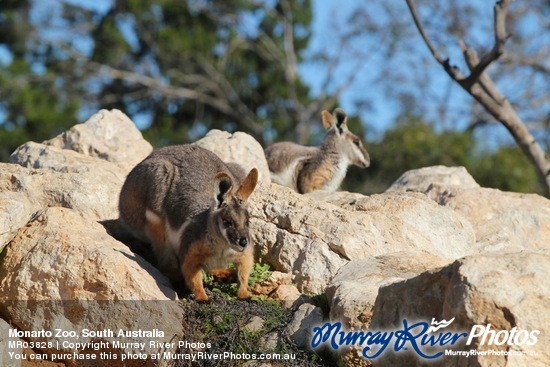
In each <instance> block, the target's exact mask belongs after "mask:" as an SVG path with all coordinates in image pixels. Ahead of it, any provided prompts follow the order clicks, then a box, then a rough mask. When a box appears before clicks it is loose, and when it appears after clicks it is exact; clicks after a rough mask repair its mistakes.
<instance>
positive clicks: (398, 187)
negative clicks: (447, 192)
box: [386, 166, 479, 192]
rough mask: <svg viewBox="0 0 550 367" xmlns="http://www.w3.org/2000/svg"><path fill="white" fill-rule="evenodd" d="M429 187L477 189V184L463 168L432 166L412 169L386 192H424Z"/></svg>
mask: <svg viewBox="0 0 550 367" xmlns="http://www.w3.org/2000/svg"><path fill="white" fill-rule="evenodd" d="M430 185H440V186H445V187H449V186H457V187H461V188H467V189H470V188H478V187H479V184H478V183H477V182H476V181H475V180H474V178H473V177H472V176H471V175H470V174H469V173H468V171H467V170H466V168H464V167H446V166H433V167H424V168H419V169H413V170H410V171H407V172H405V173H403V174H402V175H401V177H399V178H398V179H397V180H396V181H395V182H394V183H393V184H392V185H391V186H390V187H389V189H387V190H386V192H392V191H416V192H425V191H426V190H428V188H429V187H430Z"/></svg>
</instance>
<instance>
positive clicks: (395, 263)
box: [326, 252, 447, 366]
mask: <svg viewBox="0 0 550 367" xmlns="http://www.w3.org/2000/svg"><path fill="white" fill-rule="evenodd" d="M446 264H447V261H446V260H445V259H442V258H438V257H435V256H433V255H431V254H428V253H424V252H397V253H391V254H386V255H381V256H377V257H374V258H371V259H359V260H353V261H351V262H349V263H348V264H346V265H344V266H343V267H342V268H341V269H340V270H339V271H338V273H337V274H336V276H335V277H334V278H333V279H332V281H331V284H330V285H329V287H328V288H327V291H326V294H327V298H328V301H329V305H330V320H331V322H337V321H339V322H341V323H342V324H343V325H344V326H345V327H346V328H347V329H354V330H368V329H369V326H370V323H371V320H372V317H373V308H374V305H375V302H376V300H377V297H378V290H379V289H380V287H383V286H387V285H390V284H392V283H395V282H399V281H403V280H406V279H409V278H413V277H416V276H418V275H419V274H421V273H423V272H425V271H427V270H429V269H435V268H438V267H441V266H444V265H446ZM333 352H334V351H333ZM336 354H337V355H336V357H337V358H338V359H339V360H340V365H343V366H371V363H370V361H369V360H366V359H365V358H364V357H363V356H361V352H360V348H349V349H343V350H339V351H338V353H336Z"/></svg>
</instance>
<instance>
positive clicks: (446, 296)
mask: <svg viewBox="0 0 550 367" xmlns="http://www.w3.org/2000/svg"><path fill="white" fill-rule="evenodd" d="M549 264H550V257H549V256H547V255H542V254H536V253H527V252H525V253H512V254H501V255H499V256H494V255H478V256H470V257H467V258H464V259H460V260H458V261H456V262H454V263H453V264H451V265H448V266H446V267H444V268H442V269H440V270H436V271H428V272H426V273H423V274H421V275H419V276H417V277H415V278H412V279H409V280H406V281H400V282H395V283H393V284H388V285H386V286H383V287H380V289H379V292H378V296H377V299H376V302H375V305H374V308H373V317H372V321H371V323H370V327H371V328H373V329H376V330H380V329H385V328H392V327H395V326H399V324H400V323H401V322H402V320H403V319H408V320H414V319H421V320H430V319H431V318H435V319H436V320H443V319H444V320H450V319H452V318H455V320H454V322H453V324H452V328H453V329H454V330H462V331H466V332H470V331H471V329H472V327H473V326H474V325H482V326H487V325H489V324H490V325H491V329H492V330H493V331H494V332H495V334H496V333H497V332H501V331H502V332H501V333H500V334H499V337H498V338H500V340H501V341H503V340H504V338H505V337H506V336H507V335H508V336H509V335H510V333H511V331H512V330H514V329H515V330H516V334H518V333H519V334H520V336H521V337H520V338H519V339H517V344H516V343H513V342H512V341H510V343H508V340H506V341H505V342H504V343H502V344H500V343H493V344H492V345H489V342H490V335H489V334H488V336H487V337H486V339H485V341H484V340H483V337H482V335H479V336H478V337H476V338H474V339H473V341H472V345H463V346H462V347H461V348H462V349H463V350H471V349H477V350H479V351H487V350H494V351H496V353H494V354H489V355H478V356H470V357H468V358H464V357H458V356H456V357H443V358H442V359H441V363H442V364H443V365H445V366H467V367H469V366H482V367H489V366H510V367H512V366H514V367H516V366H530V367H535V366H546V365H547V363H548V360H550V352H549V351H548V348H547V347H546V346H547V345H548V343H549V342H550V334H549V332H548V329H549V328H550V315H549V314H548V312H547V310H548V302H550V285H549V283H548V282H547V281H546V279H548V277H549V276H550V267H549V266H548V265H549ZM418 289H422V290H423V291H422V292H418ZM534 330H537V331H539V333H538V334H537V335H536V336H537V339H538V341H537V342H536V344H535V345H528V343H527V341H528V340H527V339H528V338H527V337H526V335H527V334H528V333H530V332H532V331H534ZM477 331H480V332H482V330H480V329H478V330H477ZM522 331H523V334H521V332H522ZM499 351H500V352H503V351H505V352H507V353H508V355H498V352H499ZM514 352H515V353H514ZM524 353H525V354H524ZM373 365H374V366H425V365H427V364H426V362H423V361H422V360H421V359H419V358H418V356H416V355H414V354H412V353H408V354H407V353H386V354H384V356H383V357H382V358H380V359H377V360H375V362H374V363H373Z"/></svg>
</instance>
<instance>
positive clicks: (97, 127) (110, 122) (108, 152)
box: [43, 110, 153, 172]
mask: <svg viewBox="0 0 550 367" xmlns="http://www.w3.org/2000/svg"><path fill="white" fill-rule="evenodd" d="M43 144H46V145H51V146H54V147H56V148H60V149H69V150H73V151H75V152H78V153H81V154H84V155H88V156H90V157H96V158H101V159H103V160H106V161H108V162H112V163H115V164H116V165H117V166H119V167H121V168H122V169H123V170H124V172H129V171H130V170H131V169H132V168H133V167H134V166H135V165H136V164H138V163H139V162H141V160H143V159H144V158H145V157H147V156H148V155H149V154H150V153H151V152H152V151H153V148H152V146H151V144H149V142H147V141H146V140H145V139H143V137H142V136H141V132H140V131H139V130H138V129H137V127H136V125H135V124H134V123H133V122H132V120H130V119H129V118H128V116H126V115H125V114H124V113H122V112H121V111H119V110H111V111H108V110H101V111H99V112H97V113H95V114H94V115H93V116H92V117H90V118H89V119H88V120H87V121H86V122H84V123H82V124H78V125H75V126H73V127H72V128H71V129H69V130H68V131H65V132H64V133H62V134H60V135H58V136H56V137H55V138H53V139H50V140H46V141H45V142H44V143H43Z"/></svg>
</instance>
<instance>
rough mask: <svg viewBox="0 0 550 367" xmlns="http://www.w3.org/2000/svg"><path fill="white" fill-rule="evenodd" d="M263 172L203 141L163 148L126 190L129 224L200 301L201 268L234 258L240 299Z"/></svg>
mask: <svg viewBox="0 0 550 367" xmlns="http://www.w3.org/2000/svg"><path fill="white" fill-rule="evenodd" d="M257 182H258V171H257V169H256V168H253V169H252V170H251V171H250V172H249V173H248V175H246V173H245V171H244V170H243V169H242V168H240V167H239V166H237V165H236V164H225V163H224V162H222V161H221V160H220V159H219V158H218V156H216V155H215V154H214V153H212V152H210V151H209V150H206V149H204V148H202V147H200V146H197V145H178V146H169V147H165V148H160V149H158V150H155V151H154V152H153V153H151V154H150V155H149V156H148V157H147V158H145V159H144V160H143V161H142V162H141V163H139V164H138V165H137V166H136V167H134V169H133V170H132V171H131V172H130V174H129V175H128V177H127V178H126V181H125V182H124V185H123V186H122V190H121V193H120V201H119V210H120V219H121V220H122V222H123V224H124V225H125V226H126V227H127V228H128V229H129V230H130V231H131V232H132V233H133V234H134V235H135V236H136V237H138V238H141V239H144V240H148V241H149V242H150V243H151V244H152V247H153V251H154V253H155V257H156V259H157V262H158V264H157V266H158V267H159V269H160V270H161V271H163V272H164V273H165V274H166V275H168V277H169V278H170V279H171V280H172V282H174V283H176V284H177V283H178V282H180V281H181V278H182V276H183V279H184V280H185V283H186V284H187V286H188V287H189V289H190V290H191V292H193V293H194V294H195V297H196V300H197V301H200V302H205V301H208V296H207V295H206V293H205V291H204V286H203V282H202V272H201V270H203V269H204V270H206V271H209V272H215V271H216V270H218V269H225V268H227V266H228V264H229V263H231V262H233V263H234V264H235V265H236V267H237V277H238V281H239V289H238V291H237V297H238V298H239V299H245V298H248V289H247V286H248V278H249V275H250V273H251V271H252V267H253V265H254V250H253V245H252V241H251V239H250V235H249V231H248V224H249V223H248V220H249V215H248V211H247V207H246V201H247V199H248V197H249V196H250V195H251V194H252V192H253V191H254V188H255V187H256V184H257Z"/></svg>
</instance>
